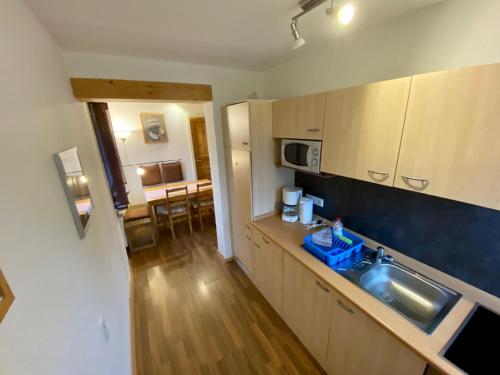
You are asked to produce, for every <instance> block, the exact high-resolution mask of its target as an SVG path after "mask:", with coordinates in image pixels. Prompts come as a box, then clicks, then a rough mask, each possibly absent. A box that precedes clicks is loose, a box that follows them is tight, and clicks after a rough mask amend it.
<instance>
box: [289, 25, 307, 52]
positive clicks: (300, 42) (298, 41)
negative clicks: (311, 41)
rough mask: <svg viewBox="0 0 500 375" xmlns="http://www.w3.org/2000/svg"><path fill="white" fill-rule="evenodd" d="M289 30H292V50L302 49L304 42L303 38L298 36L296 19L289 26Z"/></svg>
mask: <svg viewBox="0 0 500 375" xmlns="http://www.w3.org/2000/svg"><path fill="white" fill-rule="evenodd" d="M290 28H291V29H292V35H293V39H294V42H293V49H297V48H300V47H302V46H303V45H304V44H306V41H305V40H304V38H301V37H300V34H299V29H298V28H297V19H294V20H293V21H292V23H291V24H290Z"/></svg>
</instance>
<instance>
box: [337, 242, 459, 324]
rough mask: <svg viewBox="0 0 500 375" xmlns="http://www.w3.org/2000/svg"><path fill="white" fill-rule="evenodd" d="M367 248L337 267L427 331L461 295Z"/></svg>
mask: <svg viewBox="0 0 500 375" xmlns="http://www.w3.org/2000/svg"><path fill="white" fill-rule="evenodd" d="M373 253H374V252H373V251H372V250H369V249H366V250H364V251H363V252H362V253H361V254H360V255H359V256H357V257H356V258H354V259H348V260H346V261H344V262H342V263H339V264H338V265H336V266H335V267H334V268H335V270H336V271H337V272H338V273H340V274H341V275H342V276H344V277H346V278H347V279H349V280H350V281H352V282H353V283H355V284H356V285H358V286H360V287H361V288H363V289H364V290H366V291H367V292H368V293H370V294H371V295H372V296H374V297H375V298H376V299H378V300H379V301H380V302H382V303H383V304H385V305H386V306H388V307H390V308H391V309H393V310H394V311H396V312H397V313H398V314H400V315H402V316H403V317H405V318H406V319H407V320H408V321H410V322H411V323H413V324H414V325H416V326H417V327H418V328H420V329H422V330H423V331H425V332H426V333H428V334H431V333H432V332H433V331H434V329H435V328H436V327H437V326H438V325H439V323H440V322H441V321H442V320H443V318H444V317H445V316H446V314H447V313H448V312H449V311H450V310H451V309H452V307H453V306H454V305H455V303H456V302H457V301H458V300H459V299H460V297H461V295H460V294H459V293H456V292H455V291H453V290H451V289H449V288H447V287H445V286H444V285H441V284H439V283H437V282H435V281H433V280H430V279H428V278H427V277H425V276H422V275H420V274H419V273H417V272H415V271H413V270H411V269H409V268H407V267H405V266H403V265H402V264H399V263H397V262H394V261H393V260H392V258H391V257H382V258H381V259H374V256H373Z"/></svg>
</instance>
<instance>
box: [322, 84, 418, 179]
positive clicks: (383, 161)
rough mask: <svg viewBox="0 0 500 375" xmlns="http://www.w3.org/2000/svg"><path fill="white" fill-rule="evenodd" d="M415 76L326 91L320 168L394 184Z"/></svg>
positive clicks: (347, 175)
mask: <svg viewBox="0 0 500 375" xmlns="http://www.w3.org/2000/svg"><path fill="white" fill-rule="evenodd" d="M410 82H411V78H410V77H408V78H401V79H395V80H391V81H384V82H377V83H372V84H369V85H364V86H358V87H351V88H347V89H342V90H335V91H330V92H328V93H327V94H326V104H325V124H324V130H323V155H322V158H321V171H322V172H327V173H332V174H337V175H341V176H345V177H351V178H356V179H359V180H365V181H369V182H375V183H379V184H382V185H387V186H392V185H393V183H394V175H395V172H396V164H397V161H398V152H399V146H400V143H401V134H402V132H403V125H404V121H405V112H406V105H407V102H408V93H409V91H410Z"/></svg>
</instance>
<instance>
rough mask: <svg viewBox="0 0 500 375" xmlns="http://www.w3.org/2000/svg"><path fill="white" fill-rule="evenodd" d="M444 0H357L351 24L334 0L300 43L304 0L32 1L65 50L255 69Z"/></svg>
mask: <svg viewBox="0 0 500 375" xmlns="http://www.w3.org/2000/svg"><path fill="white" fill-rule="evenodd" d="M441 1H443V0H351V1H349V2H351V3H353V4H354V5H355V6H356V9H357V13H356V17H355V19H354V20H353V22H352V23H351V24H349V25H347V26H346V25H340V24H338V23H336V22H334V19H332V18H329V17H327V16H326V15H325V13H324V11H325V9H326V8H327V7H328V4H329V0H328V1H327V2H325V3H324V4H322V5H320V6H319V7H318V8H316V9H314V10H313V11H311V12H310V13H309V14H307V15H305V16H304V17H303V18H301V19H300V21H299V30H300V32H301V35H302V36H303V37H304V38H305V39H306V41H307V44H306V45H305V46H304V47H302V48H300V49H298V50H293V49H292V47H291V45H292V36H291V33H290V27H289V26H290V20H291V18H292V17H293V16H294V15H296V14H297V13H299V6H298V0H250V1H243V0H210V1H206V0H205V1H201V0H182V1H173V0H85V1H81V0H43V1H40V0H25V2H26V3H27V4H28V5H29V6H30V7H31V9H32V10H33V11H34V13H35V14H36V16H37V17H38V18H39V19H40V21H41V22H42V23H43V24H44V25H45V27H46V28H47V29H48V30H49V32H50V33H51V34H52V36H53V37H54V38H55V39H56V41H57V42H58V43H59V44H60V46H61V47H62V48H63V49H65V50H71V51H79V52H93V53H104V54H110V55H123V56H136V57H146V58H153V59H164V60H174V61H183V62H192V63H198V64H207V65H221V66H229V67H235V68H244V69H252V70H263V69H266V68H269V67H271V66H273V65H276V64H278V63H280V62H283V61H285V60H287V59H290V58H293V57H294V56H296V55H298V54H302V53H305V52H307V51H308V50H310V49H312V48H314V47H317V46H320V45H322V44H324V43H326V42H328V41H329V40H332V39H334V38H342V37H343V35H345V33H352V32H354V31H355V30H357V29H358V30H359V29H364V28H368V27H371V26H373V25H375V24H379V23H382V22H386V21H388V20H390V19H392V18H395V17H398V16H401V15H403V14H405V13H409V12H414V11H416V10H418V9H420V8H422V7H425V6H428V5H431V4H435V3H438V2H441ZM346 2H348V1H346V0H340V1H338V3H346Z"/></svg>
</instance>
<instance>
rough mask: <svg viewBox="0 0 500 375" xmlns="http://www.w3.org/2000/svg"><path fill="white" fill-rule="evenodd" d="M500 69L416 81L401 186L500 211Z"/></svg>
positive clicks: (434, 75) (427, 76) (497, 66)
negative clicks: (499, 186) (499, 183)
mask: <svg viewBox="0 0 500 375" xmlns="http://www.w3.org/2000/svg"><path fill="white" fill-rule="evenodd" d="M499 103H500V64H495V65H485V66H479V67H472V68H465V69H459V70H450V71H445V72H437V73H430V74H423V75H417V76H414V77H413V79H412V85H411V90H410V98H409V102H408V111H407V115H406V122H405V128H404V132H403V139H402V143H401V152H400V155H399V162H398V168H397V176H396V180H395V186H396V187H399V188H402V189H408V190H414V191H420V192H423V193H426V194H431V195H436V196H440V197H444V198H449V199H454V200H458V201H462V202H467V203H472V204H476V205H479V206H484V207H489V208H494V209H497V210H498V209H500V189H499V188H498V182H499V181H500V147H499V142H498V140H499V139H500V105H499Z"/></svg>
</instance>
